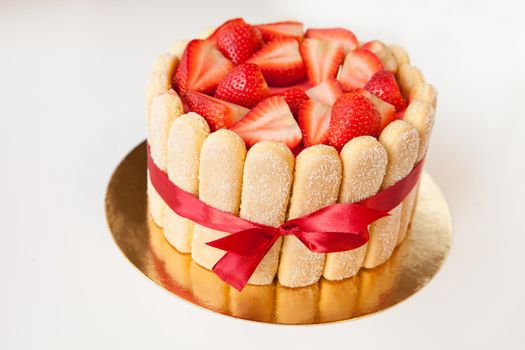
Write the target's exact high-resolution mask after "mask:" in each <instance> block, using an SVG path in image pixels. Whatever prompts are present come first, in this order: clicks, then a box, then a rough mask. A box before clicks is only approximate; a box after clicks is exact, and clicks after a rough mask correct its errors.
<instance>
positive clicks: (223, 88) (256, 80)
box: [215, 63, 270, 108]
mask: <svg viewBox="0 0 525 350" xmlns="http://www.w3.org/2000/svg"><path fill="white" fill-rule="evenodd" d="M269 94H270V90H269V89H268V85H267V84H266V81H265V80H264V77H263V75H262V73H261V70H260V68H259V67H258V66H257V65H256V64H253V63H243V64H241V65H238V66H237V67H235V68H234V69H233V71H232V72H231V73H230V74H228V75H227V76H226V78H224V80H223V81H222V82H221V83H220V84H219V86H218V87H217V91H216V92H215V97H217V98H220V99H221V100H225V101H228V102H232V103H235V104H238V105H240V106H243V107H246V108H252V107H254V106H255V105H256V104H257V103H259V102H261V100H262V99H264V98H265V97H267V96H268V95H269Z"/></svg>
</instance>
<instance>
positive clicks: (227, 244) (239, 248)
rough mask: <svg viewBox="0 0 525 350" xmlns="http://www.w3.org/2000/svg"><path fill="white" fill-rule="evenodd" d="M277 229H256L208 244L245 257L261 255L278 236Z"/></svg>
mask: <svg viewBox="0 0 525 350" xmlns="http://www.w3.org/2000/svg"><path fill="white" fill-rule="evenodd" d="M274 231H275V229H274V228H273V227H271V228H265V227H254V228H251V229H248V230H244V231H240V232H235V233H232V234H231V235H228V236H225V237H222V238H219V239H216V240H214V241H211V242H207V243H206V244H207V245H209V246H210V247H214V248H217V249H220V250H224V251H227V252H230V253H234V254H236V255H242V256H243V257H247V256H253V255H256V254H259V253H260V251H261V250H264V249H266V246H267V244H268V243H269V242H270V241H271V240H272V239H273V237H274V236H275V235H276V233H275V232H274Z"/></svg>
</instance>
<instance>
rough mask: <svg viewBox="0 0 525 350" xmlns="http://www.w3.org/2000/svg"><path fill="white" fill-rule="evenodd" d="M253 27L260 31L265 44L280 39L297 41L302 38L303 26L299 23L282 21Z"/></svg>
mask: <svg viewBox="0 0 525 350" xmlns="http://www.w3.org/2000/svg"><path fill="white" fill-rule="evenodd" d="M255 27H256V28H257V29H259V30H260V31H261V33H262V37H263V40H264V42H266V43H267V42H270V41H272V40H274V39H277V38H281V37H292V38H294V39H296V40H298V41H300V40H301V39H302V38H303V31H304V26H303V24H302V23H301V22H296V21H284V22H275V23H266V24H258V25H256V26H255Z"/></svg>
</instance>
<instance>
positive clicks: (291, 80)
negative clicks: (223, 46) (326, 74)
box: [247, 37, 306, 86]
mask: <svg viewBox="0 0 525 350" xmlns="http://www.w3.org/2000/svg"><path fill="white" fill-rule="evenodd" d="M247 62H249V63H255V64H256V65H258V66H259V67H261V71H262V74H263V76H264V78H265V79H266V82H267V83H268V85H270V86H289V85H293V84H295V83H298V82H300V81H303V80H304V78H305V74H306V73H305V67H304V63H303V59H302V57H301V54H300V52H299V44H298V42H297V40H295V39H293V38H285V37H283V38H277V39H275V40H272V41H271V42H270V43H268V44H266V45H265V46H264V47H263V48H262V49H260V50H259V51H257V52H256V53H255V54H254V55H253V56H252V57H251V58H250V59H249V60H248V61H247Z"/></svg>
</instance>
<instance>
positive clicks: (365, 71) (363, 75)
mask: <svg viewBox="0 0 525 350" xmlns="http://www.w3.org/2000/svg"><path fill="white" fill-rule="evenodd" d="M382 69H383V64H382V63H381V60H380V59H379V58H377V56H376V55H374V54H373V53H372V52H370V51H368V50H361V49H357V50H354V51H352V52H350V53H349V54H348V55H346V58H345V62H344V63H343V68H342V69H341V77H340V78H339V81H340V82H341V84H342V85H343V90H345V91H351V90H354V89H359V88H362V87H363V86H365V84H366V83H367V82H368V80H370V78H371V77H372V75H374V74H375V73H376V72H379V71H380V70H382Z"/></svg>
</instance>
